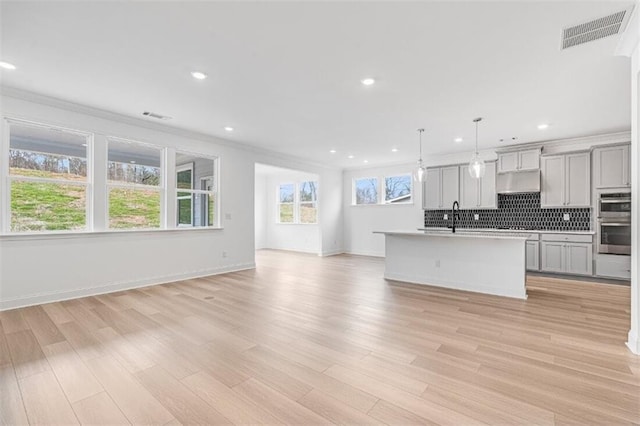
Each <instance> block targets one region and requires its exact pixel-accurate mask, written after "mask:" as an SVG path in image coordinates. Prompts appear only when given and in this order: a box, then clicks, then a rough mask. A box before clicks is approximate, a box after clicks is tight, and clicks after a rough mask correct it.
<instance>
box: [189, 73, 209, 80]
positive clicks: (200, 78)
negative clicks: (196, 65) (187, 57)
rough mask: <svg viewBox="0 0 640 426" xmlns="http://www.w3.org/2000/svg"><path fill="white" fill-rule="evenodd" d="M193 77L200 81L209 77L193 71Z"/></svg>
mask: <svg viewBox="0 0 640 426" xmlns="http://www.w3.org/2000/svg"><path fill="white" fill-rule="evenodd" d="M191 75H192V76H193V78H196V79H198V80H204V79H205V78H207V75H206V74H205V73H203V72H202V71H192V72H191Z"/></svg>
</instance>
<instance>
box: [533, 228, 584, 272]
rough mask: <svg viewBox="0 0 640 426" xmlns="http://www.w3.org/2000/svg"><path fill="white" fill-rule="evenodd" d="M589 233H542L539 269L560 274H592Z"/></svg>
mask: <svg viewBox="0 0 640 426" xmlns="http://www.w3.org/2000/svg"><path fill="white" fill-rule="evenodd" d="M591 240H592V236H591V235H565V234H543V235H542V241H541V243H540V257H541V268H540V269H541V270H542V271H546V272H557V273H561V274H574V275H593V244H592V242H589V241H591Z"/></svg>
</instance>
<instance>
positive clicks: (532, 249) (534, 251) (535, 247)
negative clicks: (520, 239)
mask: <svg viewBox="0 0 640 426" xmlns="http://www.w3.org/2000/svg"><path fill="white" fill-rule="evenodd" d="M526 244H527V271H539V270H540V243H539V242H538V241H527V243H526Z"/></svg>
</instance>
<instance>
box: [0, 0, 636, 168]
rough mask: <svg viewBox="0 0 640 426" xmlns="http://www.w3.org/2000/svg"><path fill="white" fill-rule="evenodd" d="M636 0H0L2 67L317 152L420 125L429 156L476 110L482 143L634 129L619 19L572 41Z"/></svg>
mask: <svg viewBox="0 0 640 426" xmlns="http://www.w3.org/2000/svg"><path fill="white" fill-rule="evenodd" d="M632 3H633V2H631V1H623V2H611V1H602V2H593V1H588V2H577V1H570V2H538V1H537V2H477V1H475V2H451V3H443V2H439V3H433V2H431V3H398V2H376V3H364V2H352V3H339V2H325V3H315V2H302V3H300V2H298V3H294V2H282V3H275V2H261V3H248V2H215V3H214V2H189V3H187V2H136V3H129V2H84V3H83V2H55V1H49V2H42V3H36V2H2V3H1V6H0V7H1V8H2V9H1V12H2V13H1V37H2V38H1V43H2V44H1V46H0V47H1V50H0V54H1V58H0V60H4V61H8V62H12V63H14V64H15V65H16V66H17V67H18V69H17V70H15V71H2V74H1V77H2V84H3V85H6V86H10V87H15V88H19V89H25V90H29V91H33V92H37V93H42V94H45V95H49V96H54V97H58V98H61V99H65V100H69V101H73V102H77V103H81V104H86V105H90V106H94V107H98V108H102V109H107V110H111V111H114V112H119V113H123V114H127V115H130V116H133V117H141V113H142V112H143V111H146V110H149V111H154V112H157V113H160V114H164V115H169V116H172V117H174V119H173V120H171V121H169V122H167V124H170V125H172V126H176V127H181V128H185V129H190V130H195V131H199V132H203V133H207V134H211V135H216V136H220V137H225V138H230V139H232V140H236V141H238V142H243V143H248V144H252V145H256V146H260V147H263V148H267V149H271V150H275V151H280V152H286V153H290V154H293V155H296V156H299V157H305V158H311V159H313V160H315V161H317V162H325V163H328V164H332V165H336V166H341V167H354V166H360V165H362V164H363V161H364V160H365V159H367V160H369V163H368V165H376V164H384V163H397V162H400V161H414V160H415V159H416V157H417V149H418V146H417V143H418V142H417V133H416V129H417V128H418V127H426V129H427V130H426V133H425V137H424V145H425V151H426V153H427V155H428V154H433V153H444V152H455V151H463V150H471V149H472V146H473V135H474V128H473V123H472V121H471V120H472V119H473V118H474V117H476V116H482V117H485V120H484V121H483V122H482V124H481V127H480V145H481V149H482V147H493V146H498V145H501V144H506V143H507V142H506V141H507V140H508V141H509V143H511V140H510V139H511V137H512V136H516V137H518V140H517V142H519V143H523V142H533V141H540V140H547V139H556V138H565V137H575V136H582V135H590V134H597V133H606V132H613V131H623V130H628V129H629V128H630V78H629V73H630V65H629V60H628V58H624V57H615V56H613V51H614V48H615V45H616V43H617V41H618V38H619V36H613V37H609V38H607V39H603V40H599V41H595V42H593V43H589V44H586V45H582V46H578V47H574V48H571V49H568V50H565V51H561V50H560V49H559V45H560V36H561V29H562V27H564V26H567V25H572V24H578V23H581V22H582V21H585V20H590V19H593V18H598V17H600V16H604V15H606V14H610V13H613V12H616V11H619V10H622V9H624V8H628V7H630V5H631V4H632ZM193 70H201V71H204V72H206V73H207V74H208V75H209V78H208V79H206V80H204V81H198V80H195V79H193V78H192V77H191V75H190V72H191V71H193ZM364 77H374V78H375V79H376V80H377V83H376V84H375V85H373V86H369V87H365V86H363V85H362V84H361V83H360V80H361V79H362V78H364ZM542 122H548V123H550V125H551V126H550V127H549V129H547V130H545V131H541V130H538V129H537V127H536V126H537V125H538V124H539V123H542ZM224 126H233V127H234V128H235V129H236V131H235V132H233V134H231V135H230V134H228V133H226V132H225V131H224V129H223V127H224ZM455 137H463V138H464V142H462V143H460V144H456V143H454V142H453V139H454V138H455ZM500 138H504V139H505V142H503V143H500V142H498V139H500ZM392 147H397V148H398V149H399V151H398V152H397V153H395V154H393V153H391V151H390V150H391V148H392ZM329 149H336V150H337V151H338V153H336V154H330V153H329V152H328V151H329ZM348 154H352V155H354V156H355V158H354V159H351V160H349V159H347V155H348Z"/></svg>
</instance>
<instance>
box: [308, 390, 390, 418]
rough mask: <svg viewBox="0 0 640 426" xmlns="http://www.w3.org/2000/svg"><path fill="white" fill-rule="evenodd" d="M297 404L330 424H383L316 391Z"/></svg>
mask: <svg viewBox="0 0 640 426" xmlns="http://www.w3.org/2000/svg"><path fill="white" fill-rule="evenodd" d="M298 402H299V403H300V404H302V405H304V406H305V407H307V408H308V409H309V410H311V411H313V412H315V413H317V414H319V415H321V416H322V417H324V418H325V419H327V420H329V421H330V422H331V423H335V424H339V425H369V424H379V425H382V424H384V423H382V422H379V421H377V420H376V419H374V418H373V417H369V416H368V415H366V414H364V413H363V412H361V411H359V410H356V409H355V408H353V407H350V406H349V405H347V404H345V403H344V402H342V401H340V400H338V399H336V398H334V397H332V396H330V395H328V394H326V393H324V392H322V391H319V390H317V389H314V390H312V391H311V392H309V393H308V394H306V395H305V396H303V397H302V398H300V399H299V400H298Z"/></svg>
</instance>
